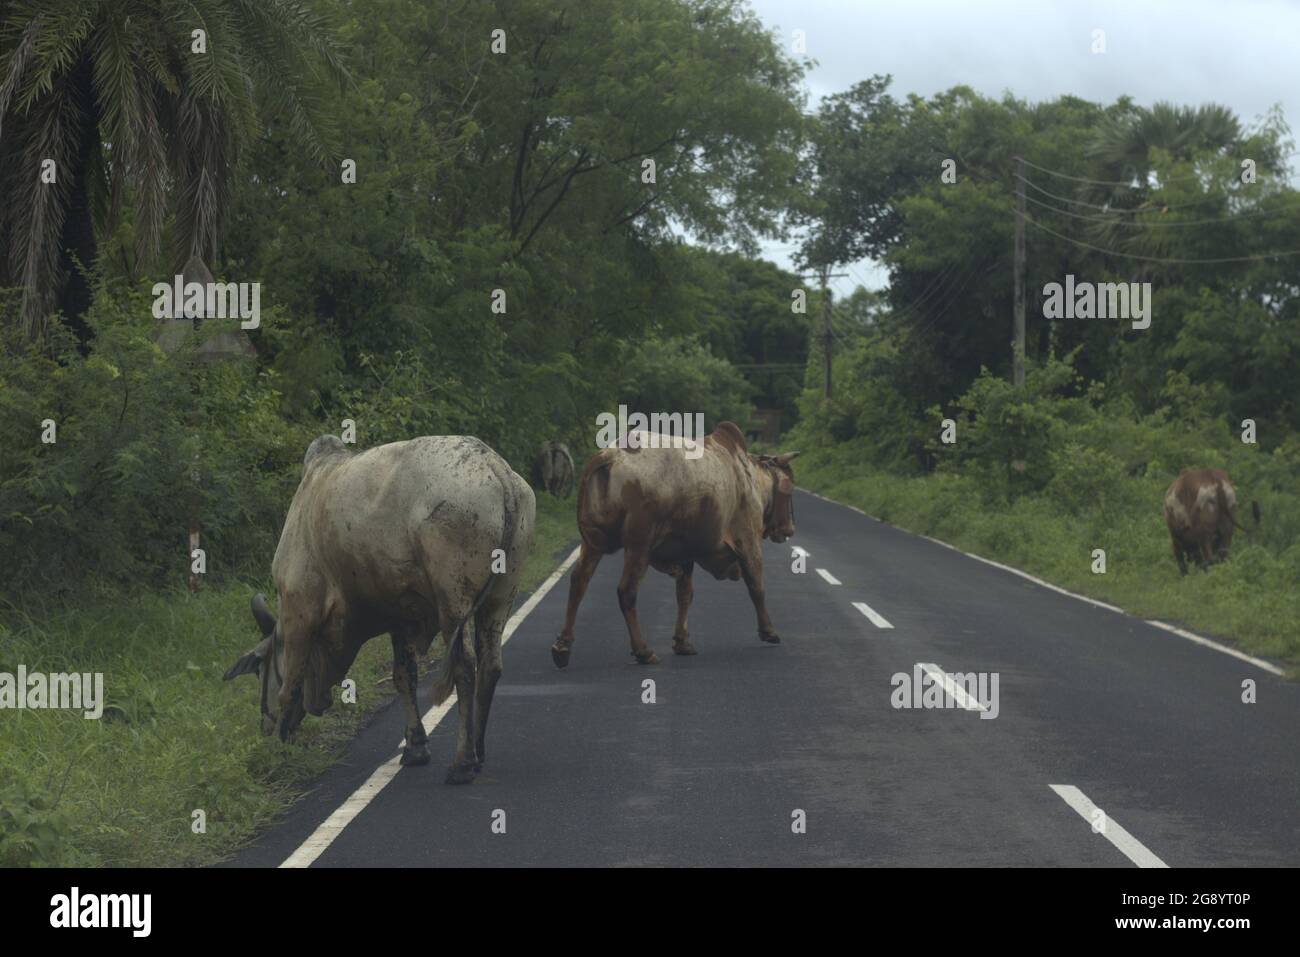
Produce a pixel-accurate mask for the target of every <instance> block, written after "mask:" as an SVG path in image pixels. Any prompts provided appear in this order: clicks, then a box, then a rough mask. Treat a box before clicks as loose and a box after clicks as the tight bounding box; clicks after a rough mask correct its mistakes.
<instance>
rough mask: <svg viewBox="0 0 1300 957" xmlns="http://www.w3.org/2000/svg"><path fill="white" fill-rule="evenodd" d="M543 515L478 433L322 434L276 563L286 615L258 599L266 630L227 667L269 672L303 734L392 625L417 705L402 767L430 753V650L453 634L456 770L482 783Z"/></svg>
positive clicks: (455, 777)
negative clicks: (423, 681)
mask: <svg viewBox="0 0 1300 957" xmlns="http://www.w3.org/2000/svg"><path fill="white" fill-rule="evenodd" d="M535 518H536V501H535V499H534V497H533V491H532V489H531V488H530V487H529V485H528V483H527V482H526V481H524V479H523V478H521V477H520V476H519V475H517V474H515V472H514V471H512V470H511V468H510V466H509V465H507V464H506V462H505V460H504V459H502V458H501V457H500V456H499V455H497V454H496V453H495V452H493V451H492V450H491V449H490V448H488V447H487V446H486V445H484V444H483V443H482V442H480V441H479V440H478V439H476V438H472V437H470V436H462V435H445V436H425V437H423V438H418V439H411V440H410V441H408V442H394V443H391V444H389V445H381V446H379V447H377V448H373V449H369V450H368V451H365V452H361V453H353V452H349V451H348V449H347V448H346V447H345V446H344V444H343V442H342V441H341V440H339V439H338V438H337V437H336V436H333V435H322V436H320V437H319V438H317V439H316V440H315V441H313V442H312V443H311V445H310V446H309V447H308V449H307V455H306V457H305V458H304V460H303V474H302V482H301V483H300V484H299V486H298V491H297V492H296V493H295V494H294V497H293V502H292V504H291V505H290V506H289V515H288V517H287V518H286V520H285V524H284V531H283V533H282V534H281V535H280V544H279V547H278V548H276V550H275V560H274V562H273V563H272V566H271V573H272V576H273V578H274V580H275V587H276V591H277V592H278V594H279V601H280V618H279V621H278V622H277V620H276V618H275V617H274V616H273V615H272V614H271V611H270V609H269V608H268V607H267V605H266V602H265V599H263V598H262V596H261V595H258V596H256V597H255V598H254V599H253V616H254V618H256V620H257V622H258V624H259V626H260V627H261V629H262V634H263V635H264V636H265V637H264V638H263V640H262V642H261V643H260V644H258V645H257V647H256V648H254V649H253V650H252V651H250V652H248V653H247V654H245V655H244V656H243V657H242V658H240V659H239V660H238V661H237V662H235V664H234V665H233V666H232V667H231V668H230V670H229V671H228V672H226V676H225V677H226V679H227V680H229V679H231V678H234V677H236V676H238V675H241V674H252V673H256V674H258V675H259V677H260V678H261V681H262V733H263V734H271V733H273V732H278V733H279V735H280V737H281V739H287V738H288V737H289V735H290V734H291V733H292V732H293V731H294V729H296V728H297V727H298V725H299V724H300V723H301V721H302V719H303V716H304V714H305V713H306V712H308V711H309V712H311V713H312V714H315V715H319V714H322V713H323V712H324V711H325V709H326V708H328V707H329V705H330V701H331V697H330V688H331V687H332V686H333V685H335V684H338V683H339V682H340V681H342V680H343V678H344V677H345V676H346V674H347V671H348V668H349V667H351V665H352V662H353V660H355V658H356V655H357V651H358V650H359V649H360V648H361V645H362V644H364V643H365V642H366V641H368V640H369V639H371V638H373V637H375V636H376V635H379V634H382V633H384V632H388V633H389V634H390V635H391V637H392V641H393V681H394V684H395V685H396V687H397V690H398V692H399V694H401V696H402V698H403V699H404V703H405V706H406V746H405V748H403V750H402V759H401V760H402V764H427V763H428V761H429V752H428V749H427V747H426V742H427V736H426V735H425V732H424V727H423V724H422V723H421V718H420V709H419V705H418V703H417V701H416V685H417V679H418V670H417V668H418V666H417V662H418V660H419V656H420V655H422V654H423V653H424V652H425V651H427V650H428V648H429V644H430V642H432V640H433V638H434V636H435V635H436V634H438V633H439V632H441V633H442V635H443V637H444V640H445V641H446V644H447V653H446V659H445V662H444V666H443V670H442V673H441V675H440V676H439V677H438V679H437V680H436V681H435V683H434V687H433V699H434V704H440V703H441V702H442V701H444V700H446V698H447V697H448V696H449V695H450V694H451V691H452V689H453V687H454V688H455V690H456V696H457V703H458V706H459V711H460V733H459V737H458V738H457V744H456V756H455V760H454V761H453V762H452V765H451V768H450V769H449V771H448V773H447V782H448V783H449V784H466V783H469V782H470V781H472V780H473V779H474V775H475V774H477V773H478V771H479V770H481V768H482V765H483V755H484V748H483V736H484V729H485V728H486V727H487V720H488V712H489V710H490V709H491V707H492V694H493V691H494V690H495V688H496V683H497V679H498V678H499V677H500V676H501V635H502V631H503V630H504V628H505V624H506V619H507V617H508V616H509V614H510V608H511V605H512V604H513V602H514V598H515V593H516V591H517V588H518V582H519V574H520V572H521V571H522V569H523V564H524V559H525V557H526V556H527V554H528V549H529V547H530V546H531V544H532V538H533V526H534V522H535ZM471 619H472V621H471ZM470 624H472V625H473V641H472V643H471V642H470V641H468V640H467V639H466V634H465V632H466V627H467V626H468V625H470Z"/></svg>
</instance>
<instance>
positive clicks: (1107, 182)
mask: <svg viewBox="0 0 1300 957" xmlns="http://www.w3.org/2000/svg"><path fill="white" fill-rule="evenodd" d="M1296 152H1298V151H1296V150H1292V151H1291V152H1290V153H1283V154H1282V155H1281V156H1279V157H1278V159H1279V160H1284V159H1287V158H1288V157H1290V156H1294V155H1295V154H1296ZM1022 162H1023V163H1024V164H1025V165H1026V166H1032V167H1033V168H1034V169H1036V170H1039V171H1040V172H1043V173H1046V174H1047V175H1049V176H1057V177H1059V178H1061V179H1068V180H1070V181H1071V182H1073V183H1088V184H1090V185H1092V186H1125V187H1128V188H1129V189H1142V188H1150V184H1149V183H1141V184H1137V185H1135V184H1134V183H1133V181H1132V180H1127V181H1124V180H1115V179H1088V178H1087V177H1085V176H1071V175H1070V174H1068V173H1062V172H1059V171H1057V170H1054V169H1048V168H1047V167H1046V166H1039V165H1038V164H1037V163H1031V162H1029V160H1022ZM1136 178H1137V177H1136V176H1135V177H1134V179H1136ZM1194 179H1195V180H1201V179H1204V177H1203V176H1201V174H1199V173H1189V174H1188V175H1186V176H1170V177H1167V178H1164V179H1162V180H1161V182H1162V183H1184V182H1188V181H1190V180H1194Z"/></svg>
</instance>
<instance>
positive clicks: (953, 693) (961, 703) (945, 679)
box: [916, 661, 987, 711]
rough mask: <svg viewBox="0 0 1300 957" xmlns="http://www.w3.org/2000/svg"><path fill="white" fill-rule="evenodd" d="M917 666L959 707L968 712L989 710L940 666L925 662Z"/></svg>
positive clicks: (918, 663) (919, 662)
mask: <svg viewBox="0 0 1300 957" xmlns="http://www.w3.org/2000/svg"><path fill="white" fill-rule="evenodd" d="M916 664H917V666H918V667H919V668H920V669H921V670H922V671H925V672H927V673H929V675H930V677H931V678H933V679H934V680H935V681H936V682H938V683H939V684H940V685H941V686H942V687H943V690H944V691H945V692H947V694H948V696H949V697H950V698H952V699H953V700H954V701H956V702H957V705H958V707H961V708H965V709H966V710H967V711H985V710H987V709H986V708H985V707H984V705H982V704H980V703H979V702H978V701H976V700H975V699H974V698H972V697H971V696H970V695H968V694H967V693H966V689H965V688H963V687H962V686H961V685H959V684H957V682H955V681H953V680H952V675H950V674H948V672H946V671H944V670H943V669H942V668H940V667H939V666H938V665H936V664H934V663H926V662H924V661H918V662H917V663H916Z"/></svg>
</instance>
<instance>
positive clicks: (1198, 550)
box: [1165, 469, 1259, 575]
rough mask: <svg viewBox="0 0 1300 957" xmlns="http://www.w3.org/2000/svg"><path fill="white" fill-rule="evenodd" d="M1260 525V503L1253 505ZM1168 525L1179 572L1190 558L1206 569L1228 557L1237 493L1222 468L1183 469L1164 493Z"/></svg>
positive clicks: (1185, 572) (1185, 571)
mask: <svg viewBox="0 0 1300 957" xmlns="http://www.w3.org/2000/svg"><path fill="white" fill-rule="evenodd" d="M1251 511H1252V512H1253V513H1254V517H1255V525H1256V526H1258V525H1259V503H1258V502H1252V503H1251ZM1165 524H1166V525H1168V526H1169V537H1170V539H1171V541H1172V543H1173V549H1174V558H1175V559H1176V560H1177V562H1178V570H1179V571H1180V572H1181V573H1182V574H1184V575H1186V574H1187V558H1188V557H1190V558H1191V559H1192V561H1194V562H1195V563H1196V564H1197V565H1199V566H1201V567H1205V566H1208V565H1211V564H1213V563H1214V562H1216V561H1222V560H1223V559H1225V558H1227V557H1228V549H1229V547H1230V546H1231V545H1232V533H1233V531H1234V530H1235V529H1238V528H1241V525H1240V524H1239V523H1238V522H1237V492H1236V489H1234V488H1233V487H1232V482H1230V481H1229V480H1228V473H1226V472H1224V471H1223V470H1222V469H1183V471H1182V472H1180V473H1179V474H1178V478H1176V479H1174V481H1173V484H1172V485H1170V486H1169V490H1168V491H1167V492H1165Z"/></svg>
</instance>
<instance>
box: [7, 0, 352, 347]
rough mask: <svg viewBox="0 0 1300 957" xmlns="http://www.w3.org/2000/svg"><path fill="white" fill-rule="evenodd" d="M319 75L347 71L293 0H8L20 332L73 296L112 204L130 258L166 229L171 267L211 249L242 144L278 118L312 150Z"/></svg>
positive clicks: (321, 145) (70, 312)
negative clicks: (131, 240)
mask: <svg viewBox="0 0 1300 957" xmlns="http://www.w3.org/2000/svg"><path fill="white" fill-rule="evenodd" d="M195 31H202V34H201V35H200V34H196V32H195ZM200 40H201V41H202V42H201V43H200ZM200 50H202V52H199V51H200ZM332 82H337V83H344V82H347V72H346V69H345V67H344V65H343V62H342V60H341V57H340V53H339V50H338V47H337V45H336V42H335V40H334V39H333V37H332V35H331V33H330V32H329V31H328V29H327V27H326V24H325V23H324V22H323V21H322V20H321V19H320V17H318V16H317V15H316V14H315V13H314V12H312V10H311V8H310V6H309V4H307V3H303V2H297V0H96V2H90V0H9V2H7V3H6V4H5V5H4V9H3V12H0V286H13V285H21V286H22V289H23V298H22V317H21V318H22V323H23V326H24V330H25V332H27V333H28V334H35V333H37V332H38V331H39V330H40V328H41V325H42V322H43V320H44V318H45V316H46V315H47V314H48V313H49V312H50V311H51V310H53V309H54V308H59V309H61V310H62V311H63V313H64V315H65V316H67V317H69V318H70V319H72V320H73V321H74V322H75V321H76V320H77V317H79V316H80V314H81V313H82V312H84V311H85V309H86V307H87V306H88V305H89V301H90V289H89V288H88V285H87V283H86V282H85V280H84V278H83V277H82V276H81V274H80V272H79V270H77V269H75V268H73V267H74V266H75V265H76V264H77V263H80V264H82V265H84V266H85V267H87V268H89V267H92V266H94V265H95V260H96V255H97V252H98V244H97V235H103V232H102V230H105V229H108V228H111V227H112V226H113V224H114V223H116V222H117V221H118V220H119V213H120V212H121V210H122V209H123V208H128V209H129V210H130V212H131V214H132V226H133V229H134V234H135V240H136V255H137V258H138V259H139V260H140V261H142V262H145V263H150V262H153V261H155V260H156V259H157V258H158V256H159V253H160V251H161V247H162V243H163V238H164V233H165V232H166V233H167V236H168V243H167V245H168V246H169V248H170V254H171V255H170V258H171V260H172V262H173V264H174V265H175V266H179V265H180V264H181V263H184V262H185V261H186V260H188V259H189V258H190V257H191V256H195V255H197V256H199V257H201V258H203V259H206V260H208V261H209V262H211V261H212V260H213V259H214V257H215V256H216V254H217V251H218V243H219V240H220V237H221V234H222V228H223V224H224V219H225V213H226V210H227V209H228V208H229V197H230V192H231V187H232V183H233V179H234V175H235V171H236V169H237V166H238V161H239V156H240V153H241V150H242V148H243V147H244V145H245V144H246V143H247V142H248V141H249V140H250V139H251V138H252V137H255V136H257V135H260V134H261V133H262V132H263V130H264V129H265V127H266V126H267V125H269V124H270V123H272V122H277V123H278V122H283V123H286V124H287V127H288V129H289V131H290V133H291V134H293V135H295V137H296V139H297V140H298V141H299V142H300V143H301V144H302V145H303V146H304V147H305V148H306V149H307V150H308V151H309V152H310V154H311V155H312V156H314V157H315V158H317V159H319V160H324V159H325V157H326V155H327V153H328V152H329V144H330V143H331V141H332V136H333V128H332V126H331V124H330V120H329V114H328V111H327V110H326V109H325V107H324V104H325V103H326V102H327V96H328V94H329V86H330V84H331V83H332ZM46 161H53V167H52V171H53V176H54V179H53V182H49V181H48V179H49V176H50V173H49V170H50V169H51V167H50V166H49V164H48V163H47V162H46ZM169 214H170V224H169V223H168V217H169ZM168 225H169V226H170V228H168ZM97 229H99V230H101V232H99V233H97ZM81 331H82V332H83V334H84V328H83V329H82V330H81Z"/></svg>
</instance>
